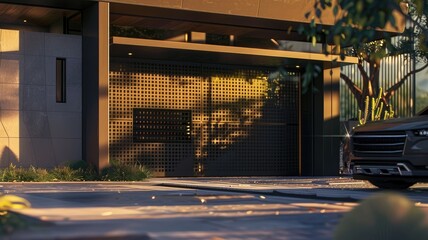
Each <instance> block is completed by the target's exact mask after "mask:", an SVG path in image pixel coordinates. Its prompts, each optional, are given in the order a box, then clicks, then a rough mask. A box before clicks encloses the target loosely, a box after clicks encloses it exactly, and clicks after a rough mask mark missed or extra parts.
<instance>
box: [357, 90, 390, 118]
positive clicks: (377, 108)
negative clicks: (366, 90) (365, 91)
mask: <svg viewBox="0 0 428 240" xmlns="http://www.w3.org/2000/svg"><path fill="white" fill-rule="evenodd" d="M382 96H383V91H382V88H381V89H380V92H379V96H378V97H377V98H373V97H372V98H370V97H369V96H367V97H366V101H365V107H364V112H363V111H361V110H359V111H358V121H359V125H364V124H366V122H367V121H379V120H382V119H383V120H386V119H390V118H393V117H394V110H393V109H392V106H391V105H389V107H386V108H384V104H383V101H382Z"/></svg>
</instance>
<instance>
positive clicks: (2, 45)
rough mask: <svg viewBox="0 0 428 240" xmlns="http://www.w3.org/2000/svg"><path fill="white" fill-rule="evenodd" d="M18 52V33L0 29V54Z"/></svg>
mask: <svg viewBox="0 0 428 240" xmlns="http://www.w3.org/2000/svg"><path fill="white" fill-rule="evenodd" d="M18 51H19V31H17V30H6V29H0V52H2V53H3V52H18Z"/></svg>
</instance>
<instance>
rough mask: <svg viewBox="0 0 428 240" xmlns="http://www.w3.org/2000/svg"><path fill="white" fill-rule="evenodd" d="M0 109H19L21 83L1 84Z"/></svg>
mask: <svg viewBox="0 0 428 240" xmlns="http://www.w3.org/2000/svg"><path fill="white" fill-rule="evenodd" d="M0 96H1V97H0V110H1V111H3V110H19V108H20V106H19V98H18V96H19V84H0Z"/></svg>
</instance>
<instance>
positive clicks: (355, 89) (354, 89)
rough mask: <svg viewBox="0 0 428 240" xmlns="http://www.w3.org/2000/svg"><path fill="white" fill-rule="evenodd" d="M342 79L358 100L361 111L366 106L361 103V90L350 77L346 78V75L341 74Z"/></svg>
mask: <svg viewBox="0 0 428 240" xmlns="http://www.w3.org/2000/svg"><path fill="white" fill-rule="evenodd" d="M340 78H341V79H343V81H345V83H346V85H347V86H348V88H349V90H350V91H351V93H352V94H353V95H354V97H355V99H356V100H357V103H358V106H359V107H360V109H361V108H362V107H363V105H364V104H363V103H362V101H361V99H362V91H361V89H360V88H359V87H358V86H357V85H355V83H354V82H352V80H351V79H350V78H349V77H348V76H346V75H345V74H343V73H341V74H340Z"/></svg>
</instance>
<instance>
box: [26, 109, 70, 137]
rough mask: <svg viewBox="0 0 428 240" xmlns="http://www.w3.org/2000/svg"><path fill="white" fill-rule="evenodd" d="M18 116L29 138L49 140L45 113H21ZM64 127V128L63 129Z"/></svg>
mask: <svg viewBox="0 0 428 240" xmlns="http://www.w3.org/2000/svg"><path fill="white" fill-rule="evenodd" d="M21 115H22V116H20V117H21V118H23V119H24V125H25V127H26V128H27V131H28V134H29V136H30V137H31V138H50V137H51V133H50V129H49V122H48V115H47V113H46V112H37V111H23V112H21ZM65 127H66V126H64V128H65Z"/></svg>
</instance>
